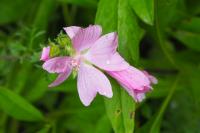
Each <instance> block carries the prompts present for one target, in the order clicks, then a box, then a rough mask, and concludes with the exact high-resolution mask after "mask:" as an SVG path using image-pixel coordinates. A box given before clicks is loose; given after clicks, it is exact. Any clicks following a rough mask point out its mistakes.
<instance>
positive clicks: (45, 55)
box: [40, 46, 50, 61]
mask: <svg viewBox="0 0 200 133" xmlns="http://www.w3.org/2000/svg"><path fill="white" fill-rule="evenodd" d="M49 52H50V46H48V47H44V48H43V50H42V54H41V57H40V60H41V61H47V60H48V59H49Z"/></svg>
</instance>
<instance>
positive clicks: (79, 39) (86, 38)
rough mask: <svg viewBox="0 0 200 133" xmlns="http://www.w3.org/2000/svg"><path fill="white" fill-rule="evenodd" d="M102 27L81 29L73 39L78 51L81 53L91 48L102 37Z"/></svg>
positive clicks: (95, 26)
mask: <svg viewBox="0 0 200 133" xmlns="http://www.w3.org/2000/svg"><path fill="white" fill-rule="evenodd" d="M101 31H102V29H101V26H99V25H93V26H89V27H87V28H85V29H83V28H82V29H80V30H79V31H78V33H77V34H76V35H75V36H74V37H73V39H72V43H73V46H74V49H76V51H78V52H81V51H83V50H86V49H88V48H90V47H91V46H92V45H93V44H94V42H95V41H96V40H97V39H98V38H99V37H100V35H101Z"/></svg>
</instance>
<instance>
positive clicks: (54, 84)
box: [49, 69, 71, 87]
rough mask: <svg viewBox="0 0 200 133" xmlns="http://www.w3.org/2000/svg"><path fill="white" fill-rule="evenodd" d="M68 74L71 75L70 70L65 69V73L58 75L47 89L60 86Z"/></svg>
mask: <svg viewBox="0 0 200 133" xmlns="http://www.w3.org/2000/svg"><path fill="white" fill-rule="evenodd" d="M70 74H71V69H67V70H66V72H64V73H60V74H59V75H58V77H57V78H56V80H55V81H54V82H53V83H51V84H50V85H49V87H55V86H57V85H59V84H61V83H62V82H64V81H65V80H66V79H67V78H68V77H69V75H70Z"/></svg>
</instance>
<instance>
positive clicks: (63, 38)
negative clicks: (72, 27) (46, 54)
mask: <svg viewBox="0 0 200 133" xmlns="http://www.w3.org/2000/svg"><path fill="white" fill-rule="evenodd" d="M55 41H56V42H57V43H58V44H59V45H60V46H61V47H63V48H64V47H66V46H71V45H72V43H71V39H70V38H69V36H68V35H67V34H63V33H62V32H60V34H58V37H57V38H56V39H55Z"/></svg>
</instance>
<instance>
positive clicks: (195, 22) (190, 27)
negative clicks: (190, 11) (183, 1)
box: [178, 17, 200, 33]
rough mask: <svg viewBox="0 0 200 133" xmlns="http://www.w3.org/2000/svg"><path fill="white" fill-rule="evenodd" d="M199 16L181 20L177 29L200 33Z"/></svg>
mask: <svg viewBox="0 0 200 133" xmlns="http://www.w3.org/2000/svg"><path fill="white" fill-rule="evenodd" d="M199 25H200V17H193V18H190V19H186V20H183V21H182V22H181V23H180V25H178V29H181V30H185V31H190V32H195V33H200V26H199Z"/></svg>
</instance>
